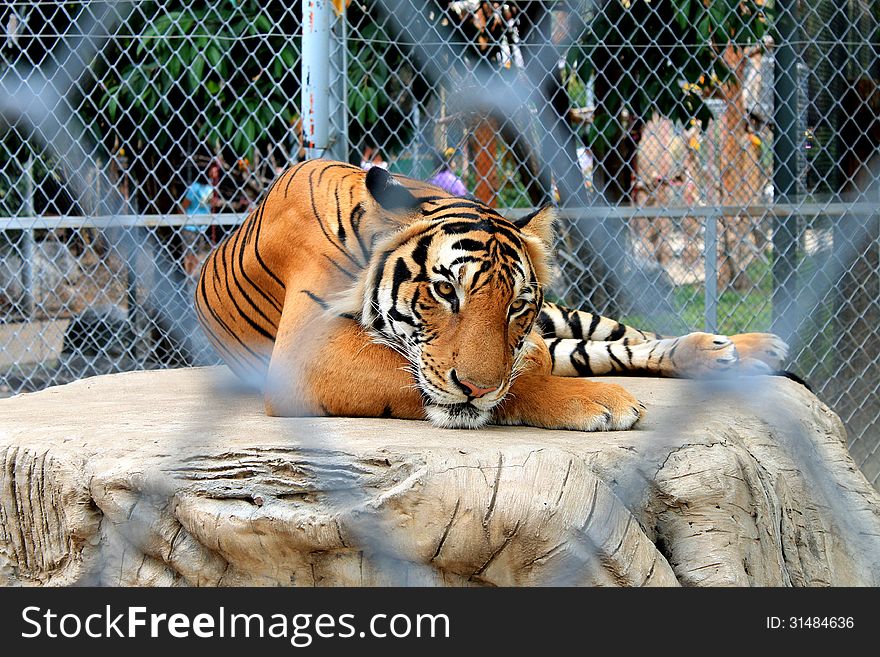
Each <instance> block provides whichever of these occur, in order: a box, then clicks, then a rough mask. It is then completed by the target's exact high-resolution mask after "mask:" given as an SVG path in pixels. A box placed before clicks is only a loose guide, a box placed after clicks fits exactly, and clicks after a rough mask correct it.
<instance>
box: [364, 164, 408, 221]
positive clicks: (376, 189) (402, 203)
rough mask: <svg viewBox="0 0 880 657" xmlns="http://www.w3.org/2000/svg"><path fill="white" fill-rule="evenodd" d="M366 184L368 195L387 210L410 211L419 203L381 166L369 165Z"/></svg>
mask: <svg viewBox="0 0 880 657" xmlns="http://www.w3.org/2000/svg"><path fill="white" fill-rule="evenodd" d="M366 184H367V191H368V192H369V193H370V196H372V197H373V199H374V200H375V201H376V203H378V204H379V205H380V206H381V207H382V208H383V209H384V210H388V211H389V212H404V213H405V212H411V211H412V210H415V209H416V208H417V207H418V206H419V205H420V203H419V200H418V199H417V198H416V197H415V196H413V195H412V194H411V193H410V191H409V190H408V189H407V188H406V187H404V186H403V185H401V184H400V183H399V182H397V181H396V180H394V177H393V176H392V175H391V174H390V173H388V172H387V171H386V170H385V169H383V168H381V167H370V170H369V171H367V180H366Z"/></svg>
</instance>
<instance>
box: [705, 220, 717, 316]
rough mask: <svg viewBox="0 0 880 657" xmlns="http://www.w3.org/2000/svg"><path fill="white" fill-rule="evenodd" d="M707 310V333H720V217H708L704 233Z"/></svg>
mask: <svg viewBox="0 0 880 657" xmlns="http://www.w3.org/2000/svg"><path fill="white" fill-rule="evenodd" d="M703 242H704V244H703V267H704V275H705V281H704V289H703V294H704V298H705V308H704V310H703V323H704V324H705V329H704V330H705V331H706V332H707V333H716V332H717V331H718V217H716V216H711V217H706V220H705V224H704V231H703Z"/></svg>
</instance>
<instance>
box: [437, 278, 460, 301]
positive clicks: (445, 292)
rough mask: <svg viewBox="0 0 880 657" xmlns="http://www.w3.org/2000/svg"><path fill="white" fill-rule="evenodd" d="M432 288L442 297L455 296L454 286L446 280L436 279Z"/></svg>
mask: <svg viewBox="0 0 880 657" xmlns="http://www.w3.org/2000/svg"><path fill="white" fill-rule="evenodd" d="M434 290H435V291H436V292H437V294H439V295H440V296H441V297H443V298H444V299H449V298H452V297H455V286H454V285H452V283H447V282H446V281H438V282H437V283H434Z"/></svg>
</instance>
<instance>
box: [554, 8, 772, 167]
mask: <svg viewBox="0 0 880 657" xmlns="http://www.w3.org/2000/svg"><path fill="white" fill-rule="evenodd" d="M598 4H599V7H600V8H599V9H597V10H596V11H595V13H594V14H593V15H592V16H591V18H592V20H591V21H589V29H588V31H587V33H586V35H585V37H584V38H583V39H582V40H581V43H580V48H577V49H575V51H576V52H575V54H574V55H572V53H569V62H570V63H571V62H577V68H578V73H579V76H580V77H581V79H582V80H584V81H586V80H588V79H590V77H591V76H593V75H597V76H606V75H607V73H606V72H607V71H620V74H615V75H614V76H613V77H614V79H613V80H609V84H610V85H612V88H611V89H610V90H609V91H608V92H607V94H605V95H604V96H603V97H602V98H601V99H599V101H600V103H601V105H602V106H601V107H599V108H597V116H596V121H597V124H596V125H594V127H593V128H592V129H591V130H590V131H589V135H588V138H589V141H590V143H591V144H592V145H593V146H594V147H598V148H600V149H601V148H607V147H608V145H609V144H611V143H614V135H613V134H612V133H614V131H615V129H616V130H617V131H618V132H619V129H620V127H621V118H620V117H621V116H622V113H623V112H624V111H627V112H629V113H631V115H634V116H635V117H638V118H640V119H641V120H647V119H648V118H650V116H651V115H652V114H654V113H658V114H660V115H662V116H666V117H669V118H672V119H674V120H678V121H681V122H689V121H690V120H691V119H697V120H698V121H706V120H708V119H709V118H710V117H711V112H710V111H709V109H708V107H707V106H706V103H705V102H704V98H705V94H706V93H707V89H710V88H711V87H712V85H719V84H723V83H725V82H726V81H728V80H729V79H730V75H731V73H732V72H731V71H730V70H729V69H728V67H727V66H726V64H725V63H724V61H723V59H722V57H721V54H722V53H723V51H724V49H725V47H727V46H728V45H733V46H734V47H740V48H742V47H746V46H749V45H753V44H756V43H759V42H760V39H761V38H762V37H763V36H764V34H765V33H766V31H767V29H768V24H769V18H768V16H767V12H769V11H771V9H772V7H773V3H772V2H764V1H761V0H650V1H647V0H632V1H631V2H628V3H626V6H624V4H623V3H621V2H619V1H618V0H610V1H607V2H603V3H598ZM606 115H607V117H610V118H607V119H606V118H603V117H604V116H606Z"/></svg>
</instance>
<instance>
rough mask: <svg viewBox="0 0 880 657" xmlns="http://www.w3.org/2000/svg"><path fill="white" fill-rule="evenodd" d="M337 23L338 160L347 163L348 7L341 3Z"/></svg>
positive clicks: (348, 148) (349, 150)
mask: <svg viewBox="0 0 880 657" xmlns="http://www.w3.org/2000/svg"><path fill="white" fill-rule="evenodd" d="M339 23H340V25H341V31H342V43H341V44H340V47H341V48H342V71H341V75H342V107H341V108H339V109H340V112H339V117H340V118H339V120H340V121H342V130H341V131H340V140H341V141H342V146H341V147H340V149H339V150H340V155H341V157H340V158H339V159H340V160H342V161H343V162H348V158H349V157H350V154H351V148H350V146H349V143H348V6H347V4H346V3H344V2H343V3H342V15H341V16H340V17H339Z"/></svg>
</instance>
